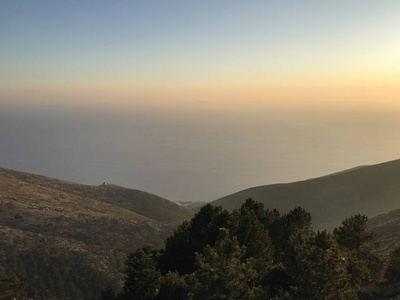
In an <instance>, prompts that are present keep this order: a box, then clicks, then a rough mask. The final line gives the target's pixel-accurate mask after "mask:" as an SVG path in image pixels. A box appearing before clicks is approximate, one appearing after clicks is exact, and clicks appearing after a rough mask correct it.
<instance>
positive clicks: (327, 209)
mask: <svg viewBox="0 0 400 300" xmlns="http://www.w3.org/2000/svg"><path fill="white" fill-rule="evenodd" d="M248 198H253V199H255V200H258V201H261V202H263V203H264V205H265V206H266V207H268V208H271V209H273V208H277V209H278V210H279V211H281V212H287V211H289V210H291V209H293V208H294V207H296V206H301V207H303V208H305V209H306V210H308V211H310V212H311V214H312V216H313V226H314V228H317V229H318V228H322V229H332V228H333V227H335V226H337V225H339V224H340V222H341V221H342V220H343V219H344V218H345V217H348V216H350V215H353V214H357V213H361V214H366V215H368V216H370V217H373V216H376V215H377V214H380V213H384V212H387V211H389V210H392V209H396V208H398V207H399V204H400V202H399V199H400V160H395V161H391V162H387V163H382V164H377V165H372V166H364V167H357V168H353V169H350V170H347V171H343V172H339V173H335V174H332V175H328V176H324V177H319V178H315V179H309V180H305V181H300V182H293V183H287V184H273V185H265V186H259V187H254V188H249V189H246V190H243V191H240V192H237V193H234V194H232V195H228V196H226V197H223V198H220V199H218V200H215V201H214V202H212V204H215V205H222V206H223V207H224V208H226V209H230V210H231V209H233V208H237V207H239V206H240V205H241V203H243V202H244V201H245V200H246V199H248Z"/></svg>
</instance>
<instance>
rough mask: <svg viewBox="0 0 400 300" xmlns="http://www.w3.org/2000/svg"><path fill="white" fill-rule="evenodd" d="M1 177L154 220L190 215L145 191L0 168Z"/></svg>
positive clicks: (185, 217)
mask: <svg viewBox="0 0 400 300" xmlns="http://www.w3.org/2000/svg"><path fill="white" fill-rule="evenodd" d="M0 177H5V178H13V179H17V180H18V181H23V182H27V183H31V184H32V185H35V186H38V187H39V186H40V187H45V188H49V189H52V190H57V191H62V192H65V193H68V194H71V195H76V196H81V197H85V198H90V199H94V200H98V201H102V202H107V203H109V204H112V205H114V206H118V207H122V208H125V209H127V210H130V211H133V212H135V213H138V214H140V215H142V216H145V217H148V218H150V219H153V220H156V221H162V222H181V221H183V220H187V219H189V218H191V216H192V213H191V212H190V211H189V210H187V209H185V208H184V207H181V206H180V205H177V204H176V203H174V202H172V201H169V200H167V199H164V198H162V197H159V196H156V195H153V194H150V193H147V192H143V191H139V190H133V189H128V188H124V187H120V186H117V185H112V184H105V185H104V184H102V185H99V186H89V185H83V184H78V183H73V182H68V181H64V180H59V179H54V178H49V177H45V176H40V175H34V174H29V173H24V172H18V171H13V170H8V169H2V168H0Z"/></svg>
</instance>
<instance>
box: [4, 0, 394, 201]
mask: <svg viewBox="0 0 400 300" xmlns="http://www.w3.org/2000/svg"><path fill="white" fill-rule="evenodd" d="M399 32H400V1H397V0H392V1H390V0H380V1H369V0H364V1H357V0H352V1H349V0H346V1H342V0H337V1H310V0H305V1H294V0H293V1H288V0H287V1H285V0H279V1H274V0H271V1H257V0H256V1H236V0H230V1H190V0H189V1H188V0H187V1H175V0H170V1H150V0H149V1H126V0H120V1H84V0H80V1H75V0H68V1H50V0H49V1H43V0H36V1H31V0H26V1H23V0H0V167H6V168H10V169H17V170H21V171H26V172H31V173H38V174H42V175H47V176H52V177H56V178H61V179H66V180H70V181H74V182H80V183H86V184H100V183H102V182H103V181H108V182H112V183H116V184H120V185H124V186H127V187H132V188H138V189H142V190H146V191H149V192H153V193H156V194H159V195H161V196H164V197H166V198H168V199H177V200H196V201H210V200H214V199H216V198H218V197H222V196H225V195H227V194H229V193H233V192H236V191H238V190H240V189H244V188H248V187H251V186H256V185H262V184H270V183H277V182H290V181H295V180H302V179H307V178H311V177H317V176H322V175H326V174H328V173H332V172H336V171H341V170H343V169H346V168H351V167H355V166H358V165H365V164H374V163H379V162H383V161H388V160H393V159H397V158H399V157H398V153H400V55H399V53H400V35H399Z"/></svg>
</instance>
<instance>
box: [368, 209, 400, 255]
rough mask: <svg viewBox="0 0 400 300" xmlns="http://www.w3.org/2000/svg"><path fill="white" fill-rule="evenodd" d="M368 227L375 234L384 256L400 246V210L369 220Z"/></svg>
mask: <svg viewBox="0 0 400 300" xmlns="http://www.w3.org/2000/svg"><path fill="white" fill-rule="evenodd" d="M399 207H400V203H399ZM369 226H370V228H371V229H372V230H373V231H374V232H375V234H376V240H377V241H378V242H379V249H380V251H381V252H382V254H384V255H385V256H388V255H389V254H390V252H391V251H392V250H393V249H394V248H395V247H398V246H400V209H395V210H392V211H390V212H388V213H385V214H380V215H378V216H376V217H374V218H372V219H370V220H369Z"/></svg>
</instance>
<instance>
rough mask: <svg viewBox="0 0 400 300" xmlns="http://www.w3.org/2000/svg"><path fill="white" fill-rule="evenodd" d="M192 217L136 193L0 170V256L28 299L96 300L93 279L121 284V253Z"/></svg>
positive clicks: (155, 240) (159, 242)
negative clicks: (67, 299) (73, 299)
mask: <svg viewBox="0 0 400 300" xmlns="http://www.w3.org/2000/svg"><path fill="white" fill-rule="evenodd" d="M192 214H193V213H192V212H191V211H189V210H187V209H185V208H184V207H181V206H179V205H177V204H175V203H173V202H171V201H168V200H166V199H163V198H161V197H158V196H155V195H152V194H149V193H145V192H141V191H136V190H131V189H126V188H123V187H119V186H115V185H109V184H106V185H101V186H86V185H82V184H75V183H72V182H66V181H62V180H57V179H52V178H48V177H44V176H39V175H32V174H28V173H22V172H17V171H12V170H6V169H0V261H1V262H2V264H3V265H4V266H5V267H6V269H7V271H8V272H9V273H14V274H15V275H17V277H19V278H26V282H23V284H25V285H24V286H25V290H26V291H28V293H30V294H29V296H32V297H33V296H41V297H59V298H62V297H63V296H62V295H67V296H71V297H72V296H73V297H76V298H83V299H96V298H98V296H99V292H100V290H98V287H99V286H101V284H103V283H104V284H105V283H107V282H108V283H113V282H114V283H115V284H116V285H118V284H120V283H121V280H122V273H121V271H122V270H123V268H124V262H125V259H126V255H127V254H129V253H130V252H132V251H133V250H134V249H135V248H137V247H141V246H143V245H146V244H150V245H153V246H155V247H162V246H163V243H164V239H165V238H166V237H167V236H168V235H170V234H171V233H172V232H173V230H174V229H175V228H176V226H177V225H178V224H180V223H181V222H182V221H183V220H188V219H190V217H191V216H192ZM38 261H40V262H42V263H41V264H39V265H37V264H38ZM27 265H34V266H36V265H37V267H36V268H33V269H32V268H26V266H27ZM52 265H57V268H55V267H54V268H53V269H52V268H50V266H52ZM72 266H73V267H72ZM49 268H50V269H49ZM41 276H44V278H41ZM48 277H49V278H48ZM51 277H57V278H58V280H57V281H54V280H52V279H51ZM32 278H36V279H32ZM60 278H61V279H60ZM35 280H37V283H36V281H35ZM54 282H57V286H56V285H55V283H54ZM60 284H61V285H60ZM103 287H104V285H103ZM43 293H45V294H43Z"/></svg>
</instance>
